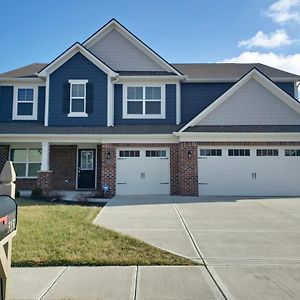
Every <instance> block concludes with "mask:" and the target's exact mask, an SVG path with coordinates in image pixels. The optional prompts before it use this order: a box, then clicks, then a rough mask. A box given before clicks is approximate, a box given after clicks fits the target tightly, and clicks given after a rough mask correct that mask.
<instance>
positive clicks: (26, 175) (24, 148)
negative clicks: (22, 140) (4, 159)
mask: <svg viewBox="0 0 300 300" xmlns="http://www.w3.org/2000/svg"><path fill="white" fill-rule="evenodd" d="M9 150H10V151H9V160H11V161H12V151H13V150H26V161H12V163H20V164H25V165H26V169H25V176H17V178H18V179H37V178H38V176H28V172H29V164H30V163H32V164H34V163H40V164H41V167H42V158H41V161H40V162H36V161H29V150H41V151H42V148H38V147H13V148H10V149H9ZM40 171H41V170H40Z"/></svg>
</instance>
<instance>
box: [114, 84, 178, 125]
mask: <svg viewBox="0 0 300 300" xmlns="http://www.w3.org/2000/svg"><path fill="white" fill-rule="evenodd" d="M165 90H166V118H165V119H123V111H122V110H123V85H122V84H115V88H114V97H115V100H114V102H115V103H114V104H115V110H114V111H115V125H152V124H153V125H159V124H165V125H167V124H176V84H166V85H165Z"/></svg>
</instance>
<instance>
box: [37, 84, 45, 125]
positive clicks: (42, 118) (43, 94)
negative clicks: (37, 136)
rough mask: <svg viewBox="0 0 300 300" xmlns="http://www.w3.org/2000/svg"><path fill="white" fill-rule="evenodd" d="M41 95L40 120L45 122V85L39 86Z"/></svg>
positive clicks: (39, 101)
mask: <svg viewBox="0 0 300 300" xmlns="http://www.w3.org/2000/svg"><path fill="white" fill-rule="evenodd" d="M38 91H39V95H38V121H40V122H44V115H45V91H46V88H45V87H44V86H39V89H38Z"/></svg>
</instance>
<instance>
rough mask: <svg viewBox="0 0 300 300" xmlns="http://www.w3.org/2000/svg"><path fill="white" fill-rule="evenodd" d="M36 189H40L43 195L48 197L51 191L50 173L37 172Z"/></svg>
mask: <svg viewBox="0 0 300 300" xmlns="http://www.w3.org/2000/svg"><path fill="white" fill-rule="evenodd" d="M37 187H38V188H40V189H42V191H43V195H44V196H48V195H49V192H51V190H52V172H51V171H48V172H39V175H38V178H37Z"/></svg>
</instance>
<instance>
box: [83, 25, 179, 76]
mask: <svg viewBox="0 0 300 300" xmlns="http://www.w3.org/2000/svg"><path fill="white" fill-rule="evenodd" d="M112 29H116V30H117V31H118V32H119V33H120V34H122V35H123V36H124V37H125V38H127V39H128V40H129V41H130V42H132V43H133V44H134V45H135V46H136V47H138V48H139V49H140V50H142V51H143V52H144V53H145V54H146V55H147V56H149V57H150V58H151V59H152V60H154V61H155V62H156V63H157V64H159V65H160V66H161V67H163V68H164V69H165V70H166V71H169V72H173V73H175V74H176V75H177V76H183V74H182V73H181V72H180V71H178V70H177V69H176V68H175V67H174V66H172V65H171V64H169V63H168V62H167V61H166V60H165V59H164V58H162V57H161V56H160V55H159V54H158V53H157V52H155V51H154V50H153V49H151V48H150V47H149V46H148V45H146V44H145V43H144V42H143V41H141V40H140V39H139V38H138V37H137V36H135V35H134V34H133V33H132V32H131V31H129V30H128V29H127V28H126V27H124V26H123V25H122V24H121V23H120V22H118V21H117V20H116V19H111V20H110V21H109V22H107V23H106V24H105V25H104V26H102V27H101V28H100V29H99V30H98V31H96V32H95V33H94V34H92V35H91V36H90V37H89V38H87V39H86V40H85V41H84V42H83V43H82V45H83V46H84V47H86V48H87V49H89V48H90V47H91V46H92V45H94V44H95V43H96V42H98V41H99V40H101V38H103V37H104V36H105V35H106V34H107V33H108V32H110V31H111V30H112Z"/></svg>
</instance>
